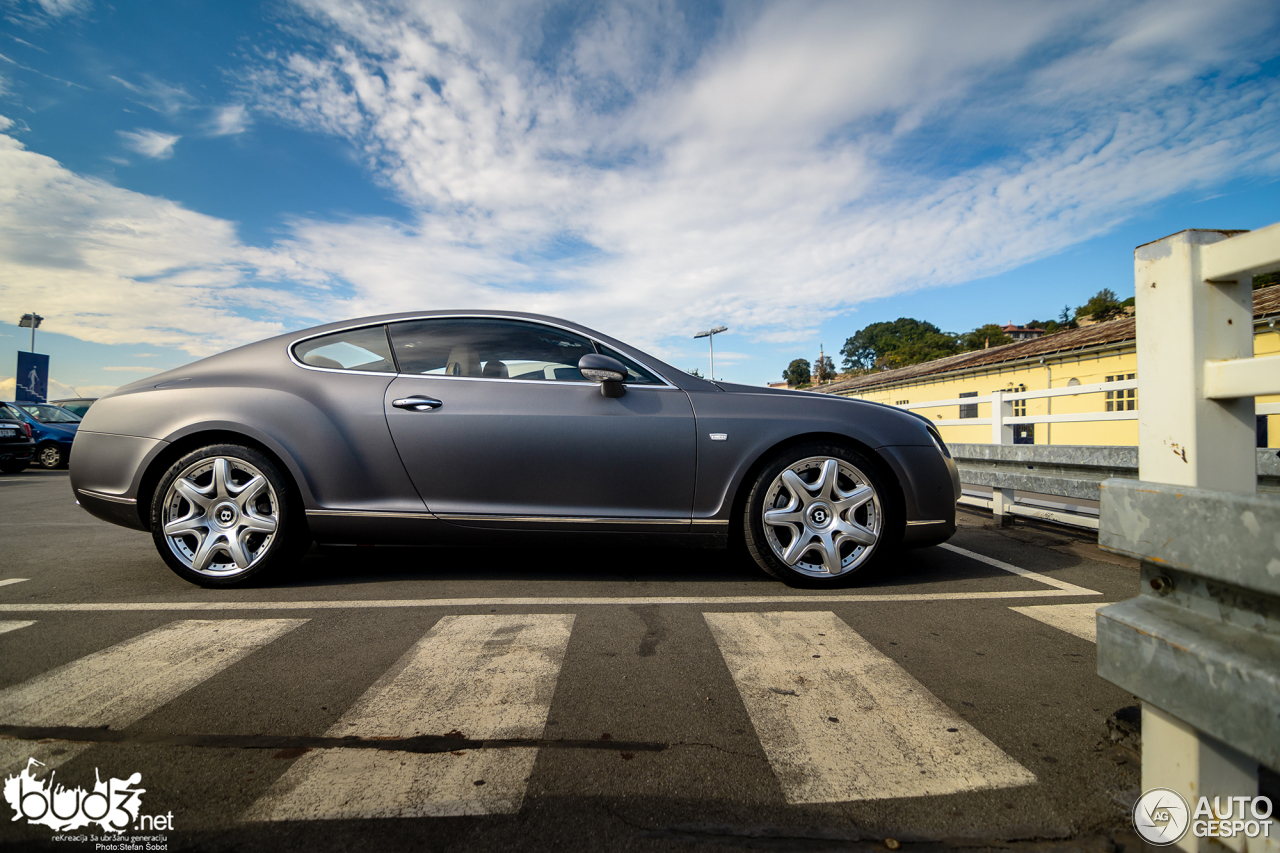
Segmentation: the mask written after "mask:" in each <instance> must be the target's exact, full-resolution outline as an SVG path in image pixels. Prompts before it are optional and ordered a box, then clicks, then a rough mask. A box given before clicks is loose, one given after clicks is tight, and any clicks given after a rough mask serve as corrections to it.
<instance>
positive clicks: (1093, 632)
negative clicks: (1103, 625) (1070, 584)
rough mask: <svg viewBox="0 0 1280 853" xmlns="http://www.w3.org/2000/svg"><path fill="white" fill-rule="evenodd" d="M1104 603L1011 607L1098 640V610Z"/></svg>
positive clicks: (1058, 626)
mask: <svg viewBox="0 0 1280 853" xmlns="http://www.w3.org/2000/svg"><path fill="white" fill-rule="evenodd" d="M1104 606H1105V603H1104V604H1045V605H1039V606H1036V607H1010V608H1009V609H1010V610H1012V611H1014V612H1015V613H1021V614H1022V615H1023V616H1030V617H1031V618H1032V619H1035V620H1037V621H1039V622H1043V623H1044V624H1046V625H1051V626H1053V627H1054V628H1057V629H1058V630H1059V631H1066V632H1067V633H1068V634H1075V635H1076V636H1077V637H1079V638H1080V639H1082V640H1088V641H1089V642H1091V643H1096V642H1098V620H1097V615H1096V614H1097V612H1098V608H1099V607H1104Z"/></svg>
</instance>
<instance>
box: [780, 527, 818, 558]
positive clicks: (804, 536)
mask: <svg viewBox="0 0 1280 853" xmlns="http://www.w3.org/2000/svg"><path fill="white" fill-rule="evenodd" d="M812 544H813V534H812V532H810V531H809V530H808V529H806V528H803V527H802V528H800V529H799V530H797V531H796V534H795V535H794V536H792V537H791V542H790V543H789V544H788V545H787V547H786V550H784V551H783V552H782V561H783V562H784V563H786V564H787V565H788V566H794V565H795V564H796V563H797V562H798V561H799V560H800V558H801V557H803V556H804V552H805V551H808V550H809V546H810V545H812Z"/></svg>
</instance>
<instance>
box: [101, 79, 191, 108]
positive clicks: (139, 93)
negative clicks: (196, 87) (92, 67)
mask: <svg viewBox="0 0 1280 853" xmlns="http://www.w3.org/2000/svg"><path fill="white" fill-rule="evenodd" d="M111 79H112V80H114V81H115V82H116V83H119V84H120V85H121V86H123V87H124V88H126V89H128V90H129V91H130V92H132V93H133V94H134V96H135V97H136V98H137V102H138V103H140V104H142V105H143V106H144V107H147V108H148V109H152V110H155V111H156V112H158V113H164V114H165V115H170V116H172V115H177V114H178V113H180V112H183V111H184V110H188V109H190V108H192V107H193V106H195V103H196V99H195V98H193V97H192V96H191V94H190V93H189V92H188V91H187V90H186V89H184V88H183V87H182V86H178V85H174V84H172V83H166V82H165V81H163V80H160V79H157V78H155V77H152V76H151V75H149V74H144V75H143V76H142V82H141V83H130V82H129V81H128V80H125V79H123V78H121V77H117V76H115V75H114V74H112V75H111Z"/></svg>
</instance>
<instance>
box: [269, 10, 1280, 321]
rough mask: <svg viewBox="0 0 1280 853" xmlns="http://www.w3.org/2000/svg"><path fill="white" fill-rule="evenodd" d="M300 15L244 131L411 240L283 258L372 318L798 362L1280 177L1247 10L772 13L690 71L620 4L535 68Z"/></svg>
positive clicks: (513, 56)
mask: <svg viewBox="0 0 1280 853" xmlns="http://www.w3.org/2000/svg"><path fill="white" fill-rule="evenodd" d="M300 5H301V7H302V8H303V9H304V10H305V11H306V12H307V14H308V15H310V16H311V17H312V18H314V19H316V20H318V21H320V22H321V23H322V24H324V26H325V27H326V28H327V29H326V30H325V36H324V38H323V39H322V40H320V41H318V42H317V43H316V44H315V45H314V46H313V47H312V48H311V49H309V50H305V51H304V50H299V51H295V52H294V53H290V54H284V55H280V56H278V57H277V59H276V61H275V62H273V63H271V64H267V65H264V66H260V67H257V68H255V69H252V70H251V71H250V72H249V73H248V75H247V78H246V79H247V86H248V89H249V90H250V92H251V94H252V95H253V97H254V98H255V99H256V103H257V105H258V108H260V109H263V110H265V111H267V112H271V113H274V114H275V115H276V116H278V117H280V118H282V119H284V120H286V121H289V122H291V123H295V124H297V125H300V126H302V127H305V128H309V129H311V130H315V131H319V132H324V133H329V134H333V135H336V136H339V137H342V138H345V139H347V140H349V141H350V143H351V144H352V146H353V147H354V149H355V150H356V151H358V152H359V153H360V155H361V156H362V157H363V158H364V159H365V161H366V162H367V164H368V166H369V168H370V170H371V173H372V174H373V175H374V176H375V178H376V179H377V180H381V181H384V182H385V183H387V184H388V185H390V186H391V187H393V188H394V189H395V190H396V191H397V192H398V193H399V195H400V196H401V197H402V198H403V199H404V201H405V202H406V203H407V204H409V205H411V206H412V207H413V208H414V209H416V210H417V211H418V213H419V220H418V222H417V223H416V225H415V227H413V228H403V227H397V226H391V225H387V224H385V223H377V222H354V223H344V224H338V225H335V224H329V223H321V222H299V223H296V225H295V234H294V237H293V238H292V239H289V240H286V241H284V242H282V243H281V244H280V245H279V246H278V247H277V248H278V249H279V250H280V254H281V256H282V257H284V258H287V259H288V263H289V264H290V265H291V269H292V270H293V271H294V274H297V275H303V276H306V277H308V278H309V279H310V280H341V281H343V282H347V283H350V284H351V285H352V286H353V287H354V289H355V296H354V298H353V300H352V304H353V305H359V306H361V307H368V308H369V309H370V310H381V309H392V308H408V307H411V306H412V307H424V306H444V305H457V304H460V303H465V304H483V305H495V306H497V305H500V306H503V307H513V308H529V309H533V310H543V311H547V312H548V313H560V314H568V315H570V316H574V317H576V318H579V319H582V320H584V321H588V322H595V323H598V324H600V325H602V326H604V327H605V328H606V329H610V330H614V331H616V332H618V333H620V334H622V333H625V334H628V335H631V336H633V337H637V338H639V339H640V340H646V341H648V342H653V341H654V340H655V339H657V338H659V337H661V336H662V335H664V334H670V333H680V334H684V333H686V332H689V331H692V330H693V327H694V326H695V325H697V324H699V323H701V322H703V319H704V318H706V317H716V318H718V319H721V320H723V321H724V322H727V323H729V324H730V325H734V326H735V328H736V329H738V330H741V331H746V332H749V333H750V334H751V335H752V336H754V337H756V338H757V339H763V340H773V341H785V340H795V339H800V338H805V337H808V336H809V335H810V334H811V333H812V330H813V327H814V325H815V322H816V320H815V316H816V315H815V309H817V310H819V311H822V312H824V313H829V312H830V311H832V310H841V309H846V308H849V307H851V306H853V305H855V304H857V303H858V302H860V301H863V300H866V299H869V298H874V297H880V296H886V295H890V294H893V293H897V292H902V291H904V290H909V289H913V288H917V287H922V286H932V285H940V284H947V283H954V282H959V281H965V280H969V279H973V278H977V277H982V276H985V275H990V274H993V273H996V272H999V271H1002V270H1005V269H1009V268H1012V267H1015V266H1017V265H1020V264H1022V263H1025V262H1027V261H1030V260H1032V259H1035V258H1038V257H1043V256H1045V255H1048V254H1051V253H1053V252H1056V251H1059V250H1061V249H1063V248H1065V247H1066V246H1069V245H1071V244H1072V243H1075V242H1078V241H1080V240H1083V239H1086V238H1088V237H1090V236H1093V235H1095V234H1098V233H1101V232H1103V231H1105V230H1107V229H1109V228H1111V227H1113V226H1114V225H1115V224H1116V223H1117V222H1119V221H1121V220H1123V219H1124V218H1126V217H1128V216H1131V215H1133V214H1134V213H1135V212H1139V211H1142V210H1144V209H1145V208H1146V207H1147V206H1148V205H1150V204H1153V203H1156V202H1158V201H1160V200H1161V199H1164V198H1167V197H1169V196H1171V195H1173V194H1176V193H1180V192H1185V191H1187V190H1192V189H1196V188H1201V187H1206V186H1212V185H1215V184H1218V183H1221V182H1223V181H1226V180H1230V179H1231V178H1233V177H1237V176H1241V175H1258V174H1268V173H1274V171H1275V169H1276V166H1275V157H1276V155H1277V153H1278V152H1280V136H1278V135H1277V134H1276V132H1275V131H1276V129H1277V127H1278V126H1280V108H1278V107H1277V101H1280V99H1278V98H1277V97H1276V94H1277V92H1276V88H1277V87H1276V84H1275V81H1274V79H1272V78H1258V77H1253V76H1252V75H1253V72H1254V70H1255V68H1256V66H1253V65H1251V64H1250V63H1251V62H1252V61H1254V60H1256V59H1257V58H1261V57H1265V56H1268V55H1269V53H1268V51H1269V50H1270V48H1269V47H1268V46H1267V44H1266V40H1265V38H1260V37H1258V36H1257V35H1255V34H1257V33H1265V32H1267V31H1268V28H1270V31H1272V32H1274V29H1275V22H1276V18H1277V15H1276V10H1275V8H1274V7H1272V6H1269V5H1267V4H1264V3H1257V2H1238V3H1233V4H1216V5H1214V6H1213V7H1212V8H1211V9H1206V8H1205V7H1203V5H1202V4H1195V3H1192V2H1188V0H1180V2H1176V3H1168V2H1145V3H1140V2H1131V3H1127V4H1123V5H1119V6H1118V5H1117V4H1112V3H1103V2H1085V3H1076V4H1040V5H1038V6H1037V5H1031V6H1028V5H1027V4H1023V3H1016V2H971V3H956V4H949V5H948V4H938V3H929V4H910V3H907V4H896V5H891V6H889V5H885V4H878V3H861V4H859V3H779V4H770V5H766V6H760V7H757V6H751V7H741V8H738V7H735V8H733V9H731V11H730V12H729V13H727V18H726V20H725V21H723V22H722V24H721V30H720V34H719V36H718V37H716V38H713V39H711V40H709V41H707V42H706V43H705V44H704V46H703V48H702V51H701V53H700V54H698V53H697V51H696V49H694V48H691V47H690V46H689V40H688V39H687V38H685V39H681V38H672V37H671V32H672V29H673V24H672V22H673V21H676V22H677V23H679V22H680V19H679V16H678V15H677V14H674V13H671V14H650V13H649V12H648V11H647V10H646V7H645V4H638V3H637V4H629V3H612V4H606V5H605V6H604V8H603V10H602V11H600V12H599V13H598V15H597V16H596V17H595V18H593V19H591V20H589V21H588V22H587V23H585V24H582V25H581V26H580V27H579V28H578V29H577V30H576V31H575V32H574V33H572V34H571V37H570V39H569V45H568V47H566V48H564V49H563V50H561V53H560V54H559V58H558V59H555V58H553V59H552V60H546V59H545V58H543V59H541V60H540V62H535V61H534V60H533V58H532V57H533V56H534V55H535V54H538V52H539V51H540V50H542V48H543V44H542V43H541V42H540V41H539V39H540V38H541V36H540V35H538V34H541V33H543V32H545V31H546V26H549V24H547V22H545V21H541V20H539V19H538V13H537V12H536V11H530V8H529V7H520V10H518V11H514V12H513V11H512V9H510V8H508V7H505V6H504V7H502V8H500V9H497V10H495V11H493V12H491V13H488V15H487V17H486V16H485V15H486V13H484V12H480V11H477V10H478V9H479V8H480V7H476V6H474V5H471V4H460V5H458V6H456V7H450V6H447V5H446V6H432V7H422V6H418V5H409V4H407V3H403V4H395V3H392V4H378V5H372V4H360V3H351V2H346V0H306V2H304V3H301V4H300ZM668 11H669V10H668ZM512 15H514V16H515V18H514V19H513V18H512V17H511V16H512ZM521 16H525V17H527V18H530V19H531V20H525V18H523V17H521ZM1246 24H1248V26H1246ZM544 25H545V26H544ZM676 29H679V27H676ZM995 33H999V37H993V34H995ZM525 34H533V35H530V36H528V40H527V41H521V39H522V38H524V37H525ZM672 43H674V44H676V45H677V47H676V48H673V49H671V50H667V51H665V52H664V51H662V50H659V49H657V48H655V45H659V44H661V45H667V44H672ZM1001 148H1003V152H1002V153H996V154H991V153H981V155H980V156H979V154H977V153H974V152H984V151H990V150H996V151H998V150H999V149H1001ZM957 156H958V157H960V158H961V160H962V161H964V162H963V164H962V165H960V166H956V165H955V164H954V163H953V162H952V161H953V160H954V159H955V158H956V157H957ZM1268 157H1270V158H1272V159H1271V160H1270V161H1268V160H1267V158H1268ZM566 241H567V242H568V243H570V244H576V245H579V246H581V247H583V248H585V250H586V251H583V252H581V253H580V254H578V255H576V256H574V257H570V258H564V257H555V255H556V254H557V251H558V250H557V247H559V246H563V245H565V244H566ZM548 254H550V255H552V257H550V258H549V257H548ZM423 271H429V272H427V273H424V272H423Z"/></svg>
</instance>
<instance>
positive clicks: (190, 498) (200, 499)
mask: <svg viewBox="0 0 1280 853" xmlns="http://www.w3.org/2000/svg"><path fill="white" fill-rule="evenodd" d="M173 489H174V491H176V492H177V493H178V494H180V495H182V496H183V497H184V498H186V499H187V502H188V503H190V504H191V505H192V506H198V507H200V508H201V509H203V510H208V509H209V507H211V506H212V505H213V498H212V497H211V496H210V495H209V494H207V493H206V492H205V491H204V490H203V489H201V488H200V487H199V486H197V485H196V484H195V483H193V482H191V481H190V480H187V479H181V480H177V481H175V482H174V484H173Z"/></svg>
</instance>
